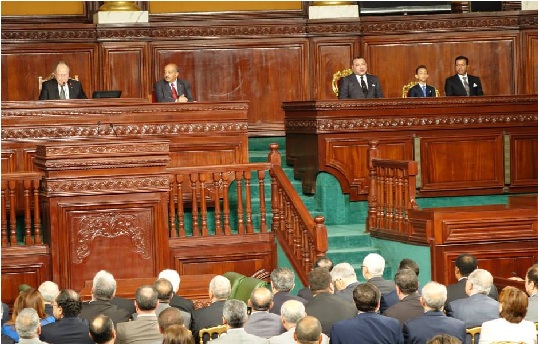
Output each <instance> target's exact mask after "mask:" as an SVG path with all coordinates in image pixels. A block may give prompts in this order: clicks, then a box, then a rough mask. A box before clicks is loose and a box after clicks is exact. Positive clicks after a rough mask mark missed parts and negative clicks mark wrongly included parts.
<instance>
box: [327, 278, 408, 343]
mask: <svg viewBox="0 0 538 344" xmlns="http://www.w3.org/2000/svg"><path fill="white" fill-rule="evenodd" d="M353 300H354V301H355V306H356V307H357V310H358V311H359V313H358V314H357V315H356V316H355V318H353V319H348V320H343V321H339V322H337V323H335V324H334V325H333V328H332V330H331V336H330V337H331V344H354V343H357V340H358V339H359V338H360V342H361V343H365V344H403V336H402V331H401V330H400V323H399V322H398V321H397V320H396V319H393V318H389V317H386V316H384V315H380V314H378V313H377V311H378V310H379V302H380V300H381V293H380V292H379V289H377V287H376V286H375V285H374V284H371V283H363V284H359V285H358V286H357V287H356V288H355V290H354V291H353Z"/></svg>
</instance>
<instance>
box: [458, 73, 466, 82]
mask: <svg viewBox="0 0 538 344" xmlns="http://www.w3.org/2000/svg"><path fill="white" fill-rule="evenodd" d="M458 76H459V77H460V81H461V82H462V83H463V78H464V77H465V78H466V79H467V82H469V77H468V76H467V73H465V74H464V75H459V74H458Z"/></svg>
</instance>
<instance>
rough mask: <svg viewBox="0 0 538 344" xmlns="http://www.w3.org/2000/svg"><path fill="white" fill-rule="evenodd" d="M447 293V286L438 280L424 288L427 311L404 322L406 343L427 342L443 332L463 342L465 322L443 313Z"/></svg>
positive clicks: (424, 304) (419, 343)
mask: <svg viewBox="0 0 538 344" xmlns="http://www.w3.org/2000/svg"><path fill="white" fill-rule="evenodd" d="M446 293H447V292H446V287H445V286H444V285H442V284H439V283H436V282H429V283H428V284H426V285H425V286H424V288H422V296H421V298H420V299H421V302H422V307H423V308H424V312H425V313H424V314H423V315H421V316H418V317H415V318H413V319H410V320H407V321H406V322H405V323H404V326H403V330H402V332H403V335H404V341H405V343H406V344H410V343H413V344H426V342H427V341H428V340H429V339H430V338H432V337H434V336H436V335H438V334H442V333H446V334H449V335H451V336H454V337H456V338H458V339H459V340H461V341H462V342H463V341H464V340H465V323H464V322H463V321H461V320H459V319H454V318H449V317H447V316H446V315H445V314H444V313H443V305H444V304H445V302H446Z"/></svg>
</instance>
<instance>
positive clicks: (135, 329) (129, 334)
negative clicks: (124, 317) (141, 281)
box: [116, 285, 162, 344]
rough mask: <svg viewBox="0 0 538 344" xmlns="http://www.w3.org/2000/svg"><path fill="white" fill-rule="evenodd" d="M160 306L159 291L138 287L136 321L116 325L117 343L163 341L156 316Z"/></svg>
mask: <svg viewBox="0 0 538 344" xmlns="http://www.w3.org/2000/svg"><path fill="white" fill-rule="evenodd" d="M158 304H159V301H158V300H157V290H155V288H154V287H153V286H151V285H143V286H140V287H138V289H137V290H136V294H135V308H136V313H137V317H136V320H134V321H129V322H123V323H119V324H117V325H116V343H119V344H122V343H129V344H136V343H139V344H147V343H151V342H154V341H157V340H162V334H161V333H160V332H159V325H158V322H157V315H156V314H155V309H156V308H157V306H158Z"/></svg>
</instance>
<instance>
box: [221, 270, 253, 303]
mask: <svg viewBox="0 0 538 344" xmlns="http://www.w3.org/2000/svg"><path fill="white" fill-rule="evenodd" d="M223 276H224V277H226V278H227V279H228V280H229V281H230V285H231V286H232V292H231V293H230V297H229V298H230V299H233V298H235V294H236V293H237V288H239V284H240V283H241V281H242V280H244V279H245V278H247V276H245V275H242V274H240V273H238V272H233V271H230V272H225V273H224V274H223Z"/></svg>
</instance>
